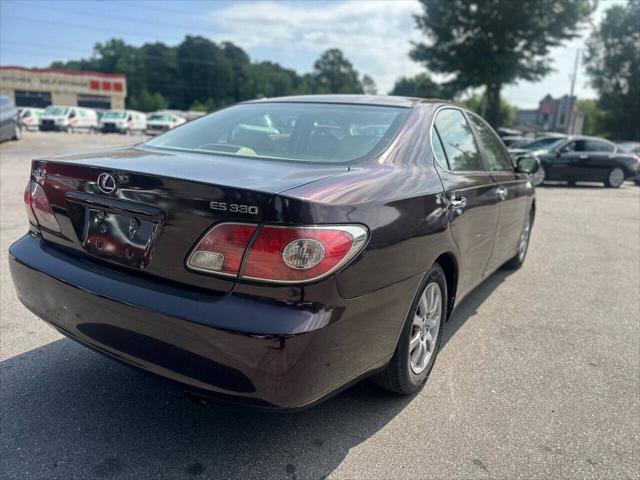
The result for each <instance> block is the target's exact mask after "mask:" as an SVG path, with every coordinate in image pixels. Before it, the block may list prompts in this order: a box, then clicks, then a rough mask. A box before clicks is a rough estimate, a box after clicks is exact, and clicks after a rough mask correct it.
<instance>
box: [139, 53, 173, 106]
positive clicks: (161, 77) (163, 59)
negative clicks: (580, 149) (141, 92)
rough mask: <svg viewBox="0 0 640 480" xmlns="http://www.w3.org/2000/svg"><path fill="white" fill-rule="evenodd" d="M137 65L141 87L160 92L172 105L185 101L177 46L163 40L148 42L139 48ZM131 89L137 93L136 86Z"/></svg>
mask: <svg viewBox="0 0 640 480" xmlns="http://www.w3.org/2000/svg"><path fill="white" fill-rule="evenodd" d="M137 65H138V70H139V71H138V74H139V76H140V78H141V80H142V84H143V85H142V86H141V88H145V89H147V90H148V91H149V92H153V93H156V92H157V93H160V94H161V95H162V96H163V97H164V98H165V99H167V101H168V103H169V104H170V105H172V106H178V105H181V104H183V103H184V102H183V98H182V85H181V84H180V81H181V78H180V73H179V71H178V62H177V56H176V48H175V47H169V46H167V45H165V44H164V43H162V42H155V43H146V44H144V45H142V47H140V48H139V51H138V64H137ZM129 90H130V91H132V92H133V93H134V94H135V93H136V91H135V88H134V89H133V90H132V89H131V87H129Z"/></svg>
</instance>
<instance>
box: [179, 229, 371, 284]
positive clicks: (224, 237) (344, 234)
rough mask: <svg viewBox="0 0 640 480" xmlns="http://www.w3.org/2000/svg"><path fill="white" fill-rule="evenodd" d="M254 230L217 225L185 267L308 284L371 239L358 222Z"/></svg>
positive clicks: (334, 269)
mask: <svg viewBox="0 0 640 480" xmlns="http://www.w3.org/2000/svg"><path fill="white" fill-rule="evenodd" d="M256 229H258V226H257V225H252V224H235V223H222V224H219V225H216V226H215V227H213V228H212V229H211V230H209V232H207V234H206V235H205V236H204V237H203V238H202V240H200V242H198V244H197V245H196V247H195V248H194V250H193V251H192V252H191V254H190V255H189V258H188V260H187V266H188V267H189V268H192V269H194V270H200V271H206V272H209V273H217V274H222V275H234V276H235V275H238V276H239V278H243V279H247V280H258V281H264V282H271V283H304V282H310V281H313V280H318V279H320V278H323V277H326V276H328V275H330V274H331V273H333V272H335V271H337V270H338V269H339V268H341V267H343V266H344V265H346V264H347V263H348V262H349V261H350V260H351V259H352V258H353V257H354V256H355V255H356V254H357V253H358V252H360V251H361V250H362V247H363V246H364V244H365V242H366V239H367V229H366V228H365V227H363V226H359V225H335V226H304V227H283V226H273V225H265V226H263V227H262V228H260V229H259V230H258V231H257V233H255V232H256ZM254 234H255V235H254ZM254 236H255V238H254V239H253V242H251V240H252V237H254ZM245 250H246V253H245ZM243 254H244V261H243Z"/></svg>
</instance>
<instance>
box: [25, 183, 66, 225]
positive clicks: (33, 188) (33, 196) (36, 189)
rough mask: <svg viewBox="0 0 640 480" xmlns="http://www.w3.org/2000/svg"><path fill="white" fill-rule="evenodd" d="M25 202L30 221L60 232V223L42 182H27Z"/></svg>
mask: <svg viewBox="0 0 640 480" xmlns="http://www.w3.org/2000/svg"><path fill="white" fill-rule="evenodd" d="M24 203H25V207H26V209H27V216H28V217H29V222H31V223H32V224H34V225H38V226H40V227H43V228H45V229H47V230H51V231H52V232H56V233H60V225H58V221H57V220H56V217H55V215H54V214H53V209H52V208H51V205H50V204H49V199H48V198H47V195H46V193H45V192H44V189H43V188H42V187H41V186H40V184H38V183H37V182H34V181H29V183H27V188H26V189H25V191H24Z"/></svg>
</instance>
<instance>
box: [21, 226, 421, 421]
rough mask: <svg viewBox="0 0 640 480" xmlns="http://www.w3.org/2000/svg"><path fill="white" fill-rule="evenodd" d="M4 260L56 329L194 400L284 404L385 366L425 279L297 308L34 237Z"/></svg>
mask: <svg viewBox="0 0 640 480" xmlns="http://www.w3.org/2000/svg"><path fill="white" fill-rule="evenodd" d="M9 263H10V269H11V275H12V277H13V281H14V284H15V287H16V291H17V293H18V297H19V299H20V301H21V302H22V303H23V304H24V305H25V306H26V307H27V308H29V309H30V310H31V311H32V312H34V313H35V314H36V315H38V316H39V317H40V318H42V319H43V320H45V321H46V322H48V323H50V324H51V325H53V326H54V327H55V328H57V329H58V330H59V331H60V332H62V333H63V334H65V335H67V336H69V337H71V338H73V339H75V340H77V341H79V342H81V343H83V344H86V345H87V346H90V347H92V348H94V349H96V350H98V351H100V352H102V353H105V354H107V355H109V356H112V357H115V358H117V359H119V360H121V361H124V362H126V363H129V364H132V365H134V366H137V367H139V368H142V369H143V370H146V371H148V372H151V373H153V374H157V375H160V376H162V377H165V378H168V379H170V380H173V381H176V382H179V383H180V384H182V385H184V386H186V388H187V389H188V390H190V391H193V392H195V393H198V394H200V395H204V396H212V397H217V396H219V395H223V396H224V397H225V399H227V400H232V401H237V402H240V403H251V404H255V405H259V406H263V407H272V408H285V409H296V408H302V407H305V406H309V405H312V404H314V403H317V402H318V401H320V400H322V399H323V398H325V397H327V396H329V395H330V394H331V393H333V392H335V391H337V390H339V389H340V388H341V387H343V386H346V385H348V384H350V383H351V382H353V381H355V380H356V379H358V378H360V377H362V376H363V375H366V374H368V373H371V372H372V371H374V370H376V369H377V368H380V367H382V366H384V364H385V363H386V362H387V361H388V359H389V358H390V357H391V355H392V354H393V350H394V348H395V344H396V341H397V338H398V336H399V334H400V330H401V328H402V324H403V321H404V318H405V314H406V309H408V308H409V304H410V302H411V299H412V298H413V295H414V292H415V290H416V289H417V287H418V284H419V282H420V280H421V276H417V277H413V278H410V279H407V280H404V281H402V282H400V283H397V284H394V285H392V286H390V287H387V288H385V289H383V290H380V291H377V292H375V293H372V294H368V295H364V296H362V297H358V298H355V299H350V300H336V302H335V305H319V304H301V305H293V304H290V303H285V302H274V301H273V300H270V301H267V300H262V299H259V298H252V297H247V296H239V295H234V294H230V295H224V296H216V295H212V294H210V293H207V292H200V291H194V289H188V288H184V287H176V286H174V285H170V284H166V283H161V282H159V281H156V280H149V279H147V278H146V277H141V276H137V275H132V274H130V273H128V272H122V271H120V270H116V269H113V268H109V267H105V266H102V265H98V264H94V263H92V262H87V261H86V260H83V259H80V258H77V257H75V256H71V255H68V254H65V253H61V252H60V251H59V250H57V249H54V248H52V247H50V246H48V245H47V244H46V243H45V242H44V241H42V239H40V238H39V237H32V236H30V235H27V236H25V237H23V238H21V239H20V240H18V241H17V242H16V243H14V244H13V245H12V246H11V248H10V250H9Z"/></svg>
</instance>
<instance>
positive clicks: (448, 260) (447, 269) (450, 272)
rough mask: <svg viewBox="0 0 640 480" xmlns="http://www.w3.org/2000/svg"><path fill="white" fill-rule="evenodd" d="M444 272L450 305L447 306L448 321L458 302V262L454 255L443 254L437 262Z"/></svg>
mask: <svg viewBox="0 0 640 480" xmlns="http://www.w3.org/2000/svg"><path fill="white" fill-rule="evenodd" d="M435 263H437V264H438V265H440V266H441V267H442V270H444V276H445V278H446V280H447V293H448V296H449V305H447V320H448V319H449V317H450V316H451V311H452V310H453V306H454V304H455V300H456V290H457V289H458V262H457V261H456V258H455V257H454V256H453V254H452V253H443V254H442V255H440V256H439V257H438V258H436V262H435Z"/></svg>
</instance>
